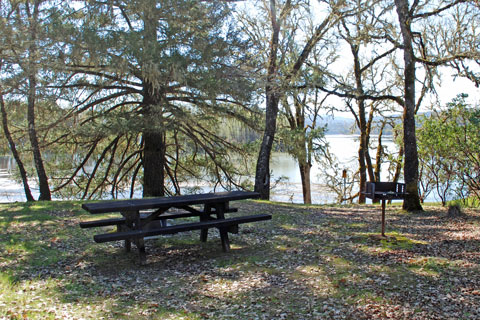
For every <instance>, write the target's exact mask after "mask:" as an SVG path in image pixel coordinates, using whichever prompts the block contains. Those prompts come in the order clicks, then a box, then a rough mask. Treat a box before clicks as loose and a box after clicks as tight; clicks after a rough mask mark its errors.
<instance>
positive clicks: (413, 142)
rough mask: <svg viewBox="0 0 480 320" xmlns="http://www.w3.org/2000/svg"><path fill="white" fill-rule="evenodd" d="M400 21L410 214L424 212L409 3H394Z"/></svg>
mask: <svg viewBox="0 0 480 320" xmlns="http://www.w3.org/2000/svg"><path fill="white" fill-rule="evenodd" d="M395 6H396V9H397V15H398V21H399V23H400V29H401V32H402V37H403V45H404V49H403V57H404V63H405V75H404V78H405V79H404V81H405V89H404V90H405V92H404V96H405V105H404V111H403V144H404V151H405V165H404V177H405V184H406V191H407V193H408V196H407V197H406V198H405V201H404V202H403V209H404V210H407V211H418V210H423V208H422V205H421V203H420V197H419V193H418V153H417V139H416V135H415V55H414V51H413V37H412V31H411V29H410V23H411V17H410V12H409V7H408V0H395Z"/></svg>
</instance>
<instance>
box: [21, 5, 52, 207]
mask: <svg viewBox="0 0 480 320" xmlns="http://www.w3.org/2000/svg"><path fill="white" fill-rule="evenodd" d="M39 5H40V1H35V5H34V9H33V17H31V14H32V13H31V12H29V9H28V8H27V9H26V10H27V15H28V16H29V18H30V22H29V29H30V37H31V38H30V41H31V44H30V46H29V49H28V51H29V53H28V55H29V56H28V67H27V68H28V70H27V73H28V79H27V80H28V98H27V121H28V136H29V139H30V144H31V147H32V153H33V160H34V163H35V169H36V170H37V176H38V186H39V189H40V196H39V198H38V200H52V196H51V193H50V187H49V185H48V177H47V174H46V172H45V167H44V165H43V159H42V153H41V151H40V145H39V143H38V137H37V130H36V126H35V102H36V94H37V93H36V90H37V79H36V73H37V69H36V67H35V64H36V61H35V58H36V56H37V54H38V50H37V44H36V41H37V28H36V23H37V21H38V14H39Z"/></svg>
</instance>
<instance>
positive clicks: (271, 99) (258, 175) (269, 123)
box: [255, 87, 278, 200]
mask: <svg viewBox="0 0 480 320" xmlns="http://www.w3.org/2000/svg"><path fill="white" fill-rule="evenodd" d="M271 91H272V89H271V88H268V87H267V92H268V93H267V109H266V114H265V117H266V118H265V131H264V133H263V139H262V145H261V146H260V152H259V154H258V160H257V167H256V172H255V191H256V192H259V193H260V197H261V199H264V200H269V199H270V154H271V152H272V146H273V140H274V139H275V131H276V128H277V115H278V98H277V97H276V94H275V93H274V92H271Z"/></svg>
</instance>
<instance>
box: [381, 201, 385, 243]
mask: <svg viewBox="0 0 480 320" xmlns="http://www.w3.org/2000/svg"><path fill="white" fill-rule="evenodd" d="M385 202H386V200H385V199H383V200H382V237H385Z"/></svg>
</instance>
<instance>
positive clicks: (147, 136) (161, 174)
mask: <svg viewBox="0 0 480 320" xmlns="http://www.w3.org/2000/svg"><path fill="white" fill-rule="evenodd" d="M143 144H144V147H143V196H144V197H162V196H164V195H165V189H164V185H165V170H164V168H165V134H164V133H163V132H154V131H147V132H145V133H144V134H143Z"/></svg>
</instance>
